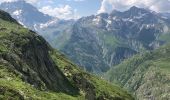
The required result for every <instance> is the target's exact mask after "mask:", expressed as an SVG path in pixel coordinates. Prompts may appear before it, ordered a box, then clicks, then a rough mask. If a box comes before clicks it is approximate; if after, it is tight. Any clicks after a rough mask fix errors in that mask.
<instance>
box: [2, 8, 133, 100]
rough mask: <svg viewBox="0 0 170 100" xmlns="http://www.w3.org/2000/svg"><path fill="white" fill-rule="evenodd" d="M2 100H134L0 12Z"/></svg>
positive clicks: (6, 14)
mask: <svg viewBox="0 0 170 100" xmlns="http://www.w3.org/2000/svg"><path fill="white" fill-rule="evenodd" d="M0 23H1V25H0V99H2V100H8V99H12V100H13V99H14V100H25V99H26V100H27V99H28V100H30V99H31V100H56V99H57V100H86V99H87V100H104V99H109V100H133V97H132V96H131V95H130V94H128V93H127V92H126V91H125V90H123V89H121V88H120V87H118V86H116V85H110V84H109V83H107V82H106V81H104V80H102V79H100V78H98V77H96V76H93V75H91V74H88V73H86V72H84V71H82V70H80V69H78V66H77V65H75V64H73V63H72V62H70V61H69V60H68V59H67V58H66V57H65V56H64V55H63V54H60V53H59V52H58V51H57V50H54V49H53V48H52V47H51V46H50V45H49V44H48V43H47V42H46V41H45V40H44V39H43V38H42V37H41V36H40V35H38V34H36V33H35V32H33V31H31V30H29V29H26V28H24V27H23V26H22V25H20V24H19V23H18V22H17V21H16V20H15V19H13V18H12V17H11V16H10V15H9V14H8V13H6V12H4V11H0Z"/></svg>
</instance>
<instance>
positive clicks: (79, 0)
mask: <svg viewBox="0 0 170 100" xmlns="http://www.w3.org/2000/svg"><path fill="white" fill-rule="evenodd" d="M67 1H75V2H81V1H85V0H67Z"/></svg>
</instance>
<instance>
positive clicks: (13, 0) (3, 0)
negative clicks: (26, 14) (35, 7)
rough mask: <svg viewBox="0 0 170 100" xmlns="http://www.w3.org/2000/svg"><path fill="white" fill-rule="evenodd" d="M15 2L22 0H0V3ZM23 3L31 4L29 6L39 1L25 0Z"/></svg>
mask: <svg viewBox="0 0 170 100" xmlns="http://www.w3.org/2000/svg"><path fill="white" fill-rule="evenodd" d="M15 1H22V0H0V3H3V2H15ZM25 1H26V2H28V3H31V4H35V3H37V2H39V1H40V0H25Z"/></svg>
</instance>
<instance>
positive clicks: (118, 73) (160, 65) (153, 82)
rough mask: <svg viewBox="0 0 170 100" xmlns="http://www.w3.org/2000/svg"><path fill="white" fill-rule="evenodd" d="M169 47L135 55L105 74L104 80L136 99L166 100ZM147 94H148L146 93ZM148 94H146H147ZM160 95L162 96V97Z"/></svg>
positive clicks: (169, 72) (169, 60)
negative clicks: (118, 86)
mask: <svg viewBox="0 0 170 100" xmlns="http://www.w3.org/2000/svg"><path fill="white" fill-rule="evenodd" d="M169 56H170V45H166V46H163V47H161V48H160V49H157V50H155V51H152V52H146V53H144V54H140V55H136V56H134V57H132V58H130V59H128V60H126V61H124V62H123V63H121V64H119V65H117V66H115V67H113V68H112V69H111V70H110V71H108V72H107V74H106V75H105V78H106V79H107V80H109V81H110V82H112V83H119V84H121V85H122V86H124V87H125V88H127V89H129V91H132V92H133V93H134V94H135V95H136V97H137V99H141V100H142V99H149V97H151V96H153V98H154V99H157V100H168V99H170V98H169V95H168V93H169V92H168V91H169V89H168V87H169V85H170V78H169V75H170V58H169ZM148 92H149V93H148ZM147 93H148V94H147ZM162 95H164V96H163V97H162Z"/></svg>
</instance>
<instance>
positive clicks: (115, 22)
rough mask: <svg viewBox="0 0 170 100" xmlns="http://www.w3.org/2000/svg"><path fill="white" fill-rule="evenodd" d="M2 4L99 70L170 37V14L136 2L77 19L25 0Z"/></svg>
mask: <svg viewBox="0 0 170 100" xmlns="http://www.w3.org/2000/svg"><path fill="white" fill-rule="evenodd" d="M21 3H22V4H21ZM0 8H1V9H3V10H5V11H7V12H9V13H10V14H11V15H12V16H13V17H14V18H15V19H17V20H18V21H19V22H20V23H22V24H23V25H25V26H26V27H29V28H31V29H33V30H36V31H37V32H38V33H41V35H42V36H43V37H44V38H45V39H46V40H47V41H48V42H49V43H50V44H51V45H52V46H53V47H55V48H57V49H59V50H60V51H61V52H63V53H64V54H65V55H67V56H68V57H69V59H71V60H72V61H73V62H75V63H76V64H78V65H80V66H84V67H83V69H85V70H87V71H89V72H94V73H98V74H99V73H103V72H106V71H107V70H109V69H110V67H112V66H115V65H117V64H119V63H120V62H122V61H123V60H124V59H127V58H129V57H131V56H133V55H134V54H137V53H141V52H143V51H146V50H153V49H155V48H158V47H159V46H161V45H163V44H165V43H167V42H169V41H170V39H169V37H168V36H170V32H169V28H170V17H169V14H168V13H167V14H159V13H156V12H153V11H150V10H147V9H143V8H137V7H135V6H134V7H131V8H130V9H129V10H127V11H125V12H119V11H112V12H111V13H110V14H108V13H101V14H98V15H92V16H88V17H83V18H80V19H78V20H76V21H75V20H60V19H58V18H52V17H50V16H48V15H45V14H43V13H41V12H39V11H38V10H37V9H36V8H35V7H33V6H32V5H30V4H28V3H25V2H13V3H2V4H1V5H0ZM16 12H22V13H21V14H18V15H17V13H16ZM27 14H29V15H27ZM39 18H41V19H39Z"/></svg>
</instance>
